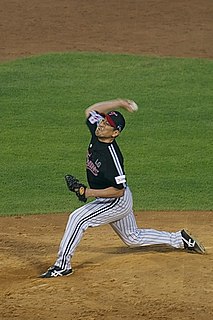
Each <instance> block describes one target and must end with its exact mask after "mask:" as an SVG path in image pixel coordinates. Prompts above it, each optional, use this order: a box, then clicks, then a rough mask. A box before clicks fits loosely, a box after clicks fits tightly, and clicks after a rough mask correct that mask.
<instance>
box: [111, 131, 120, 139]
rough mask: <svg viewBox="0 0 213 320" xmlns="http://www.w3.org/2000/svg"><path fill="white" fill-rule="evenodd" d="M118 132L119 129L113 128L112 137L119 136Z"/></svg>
mask: <svg viewBox="0 0 213 320" xmlns="http://www.w3.org/2000/svg"><path fill="white" fill-rule="evenodd" d="M119 134H120V131H119V130H114V131H113V133H112V138H114V139H115V138H116V137H117V136H119Z"/></svg>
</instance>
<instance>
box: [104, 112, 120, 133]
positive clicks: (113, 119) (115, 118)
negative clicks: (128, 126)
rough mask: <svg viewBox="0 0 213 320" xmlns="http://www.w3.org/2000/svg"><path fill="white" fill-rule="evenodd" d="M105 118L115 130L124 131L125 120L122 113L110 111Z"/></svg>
mask: <svg viewBox="0 0 213 320" xmlns="http://www.w3.org/2000/svg"><path fill="white" fill-rule="evenodd" d="M104 116H105V118H106V119H107V121H108V122H109V124H110V125H111V126H112V127H113V128H115V129H117V130H119V131H122V130H123V129H124V127H125V119H124V117H123V116H122V114H121V113H120V112H118V111H110V112H108V113H107V114H104Z"/></svg>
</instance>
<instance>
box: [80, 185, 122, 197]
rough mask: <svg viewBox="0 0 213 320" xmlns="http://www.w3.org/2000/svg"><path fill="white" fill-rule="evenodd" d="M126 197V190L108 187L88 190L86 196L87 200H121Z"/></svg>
mask: <svg viewBox="0 0 213 320" xmlns="http://www.w3.org/2000/svg"><path fill="white" fill-rule="evenodd" d="M123 195H124V188H123V189H118V188H115V187H108V188H105V189H90V188H86V190H85V196H86V198H91V197H93V198H96V197H100V198H120V197H122V196H123Z"/></svg>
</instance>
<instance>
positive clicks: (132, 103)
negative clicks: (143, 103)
mask: <svg viewBox="0 0 213 320" xmlns="http://www.w3.org/2000/svg"><path fill="white" fill-rule="evenodd" d="M128 102H129V105H130V107H131V109H132V111H138V105H137V103H135V101H133V100H128Z"/></svg>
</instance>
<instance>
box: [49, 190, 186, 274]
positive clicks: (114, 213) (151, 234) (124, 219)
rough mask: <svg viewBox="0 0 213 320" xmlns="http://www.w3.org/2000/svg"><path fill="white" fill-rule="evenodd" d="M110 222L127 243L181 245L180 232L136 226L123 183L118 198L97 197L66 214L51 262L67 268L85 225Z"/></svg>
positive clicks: (127, 191) (129, 197) (135, 244)
mask: <svg viewBox="0 0 213 320" xmlns="http://www.w3.org/2000/svg"><path fill="white" fill-rule="evenodd" d="M103 224H110V225H111V227H112V228H113V229H114V230H115V232H116V233H117V234H118V235H119V237H120V238H121V239H122V240H123V242H124V243H125V244H126V245H128V246H131V247H132V246H135V247H140V246H147V245H154V244H166V245H170V246H172V247H174V248H183V241H182V238H181V232H180V231H178V232H171V233H170V232H165V231H157V230H153V229H139V228H138V226H137V224H136V221H135V216H134V213H133V210H132V194H131V191H130V189H129V188H128V187H127V188H126V190H125V193H124V196H123V197H121V198H97V199H96V200H94V201H92V202H90V203H88V204H86V205H84V206H82V207H80V208H78V209H77V210H75V211H74V212H73V213H71V214H70V216H69V219H68V222H67V226H66V229H65V232H64V236H63V238H62V241H61V244H60V247H59V251H58V258H57V260H56V263H55V265H56V266H59V267H61V268H62V269H70V268H71V264H70V259H71V257H72V256H73V254H74V251H75V249H76V247H77V245H78V244H79V242H80V240H81V238H82V236H83V232H84V231H86V229H87V228H88V227H97V226H100V225H103Z"/></svg>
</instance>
